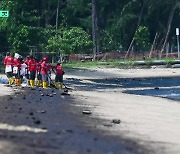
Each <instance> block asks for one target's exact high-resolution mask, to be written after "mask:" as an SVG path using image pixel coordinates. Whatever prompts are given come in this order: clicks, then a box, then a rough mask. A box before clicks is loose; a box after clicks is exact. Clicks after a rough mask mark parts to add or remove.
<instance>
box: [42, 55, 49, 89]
mask: <svg viewBox="0 0 180 154" xmlns="http://www.w3.org/2000/svg"><path fill="white" fill-rule="evenodd" d="M42 60H43V62H42V63H41V74H42V81H43V89H47V87H48V67H47V57H46V56H44V57H43V59H42Z"/></svg>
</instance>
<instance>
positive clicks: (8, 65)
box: [4, 52, 14, 85]
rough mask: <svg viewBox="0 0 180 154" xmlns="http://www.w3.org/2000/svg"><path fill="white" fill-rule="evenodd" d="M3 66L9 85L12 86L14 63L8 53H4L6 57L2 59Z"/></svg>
mask: <svg viewBox="0 0 180 154" xmlns="http://www.w3.org/2000/svg"><path fill="white" fill-rule="evenodd" d="M4 65H5V73H6V76H7V77H8V79H9V85H12V84H13V82H14V78H13V65H14V61H13V57H11V56H10V53H9V52H7V53H6V57H5V58H4Z"/></svg>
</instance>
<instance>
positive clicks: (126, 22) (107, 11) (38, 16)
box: [0, 0, 180, 54]
mask: <svg viewBox="0 0 180 154" xmlns="http://www.w3.org/2000/svg"><path fill="white" fill-rule="evenodd" d="M58 1H59V8H58ZM91 2H92V1H91V0H33V1H32V0H24V1H23V0H0V9H1V10H9V18H0V52H7V51H8V50H10V49H12V50H13V51H16V52H23V53H24V54H27V53H29V50H30V48H29V46H35V47H36V48H39V49H40V50H41V51H46V50H48V51H49V52H51V53H55V52H59V50H60V51H61V52H63V53H67V54H69V53H92V51H91V49H92V47H93V44H92V41H91V39H92V37H91V36H90V34H91V33H92V6H91V5H92V4H91ZM146 2H147V3H146ZM145 3H146V5H145V8H144V11H143V15H142V20H141V23H140V27H139V28H138V30H137V31H136V28H137V26H138V19H139V16H140V13H141V8H142V6H143V4H145ZM173 4H176V5H177V7H176V11H175V15H174V19H173V21H172V22H173V24H172V29H171V31H170V35H169V36H170V37H169V39H168V42H170V43H171V42H173V39H172V38H173V37H175V33H174V31H175V28H176V27H179V25H180V21H179V20H178V19H179V17H180V15H179V0H173V1H170V0H101V1H98V13H99V14H98V17H99V18H98V32H99V48H100V51H101V52H104V51H112V50H127V49H128V47H129V44H130V42H131V40H132V38H133V36H134V34H135V32H136V34H135V42H136V45H138V46H139V47H140V48H141V49H142V50H148V49H149V46H150V45H151V44H152V43H153V40H154V36H155V34H156V33H158V38H157V39H158V40H157V42H161V40H162V39H163V37H164V36H165V34H166V32H167V28H166V27H167V22H168V17H169V14H170V11H171V8H172V5H173ZM57 8H58V9H59V11H58V14H57ZM57 15H58V22H56V19H57ZM56 24H58V25H56ZM141 25H146V28H147V27H148V29H146V28H143V26H141ZM56 26H57V27H58V30H56ZM70 27H76V28H70ZM175 43H176V42H175Z"/></svg>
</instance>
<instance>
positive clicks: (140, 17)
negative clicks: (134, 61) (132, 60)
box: [124, 0, 149, 58]
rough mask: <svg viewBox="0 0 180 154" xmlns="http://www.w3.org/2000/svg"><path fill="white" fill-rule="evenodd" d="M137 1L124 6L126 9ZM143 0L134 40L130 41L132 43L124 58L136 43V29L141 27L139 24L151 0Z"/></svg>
mask: <svg viewBox="0 0 180 154" xmlns="http://www.w3.org/2000/svg"><path fill="white" fill-rule="evenodd" d="M135 1H137V0H132V1H131V2H129V3H128V4H127V5H126V6H125V7H124V9H125V8H126V7H129V6H130V5H131V4H132V3H134V2H135ZM142 2H143V4H142V7H141V10H140V14H139V18H138V23H137V27H136V30H135V32H134V35H133V38H132V41H131V43H130V45H129V48H128V50H127V52H126V55H125V57H124V58H127V57H128V56H129V53H130V51H131V49H132V46H133V44H134V41H135V39H134V38H135V34H136V31H137V29H138V28H139V26H140V24H141V20H142V17H143V13H144V9H145V7H146V5H147V4H148V2H149V0H143V1H142Z"/></svg>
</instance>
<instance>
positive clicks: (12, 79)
mask: <svg viewBox="0 0 180 154" xmlns="http://www.w3.org/2000/svg"><path fill="white" fill-rule="evenodd" d="M10 79H11V85H13V83H14V78H13V77H12V78H10Z"/></svg>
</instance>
